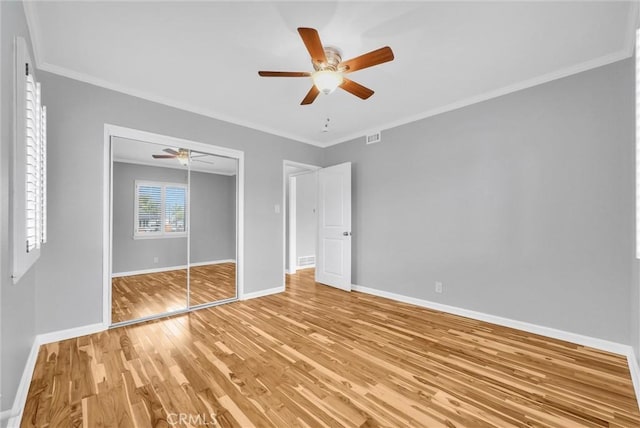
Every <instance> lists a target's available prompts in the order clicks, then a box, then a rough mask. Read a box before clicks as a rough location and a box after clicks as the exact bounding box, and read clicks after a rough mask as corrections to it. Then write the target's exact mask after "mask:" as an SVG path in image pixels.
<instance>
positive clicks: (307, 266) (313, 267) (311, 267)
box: [296, 264, 316, 270]
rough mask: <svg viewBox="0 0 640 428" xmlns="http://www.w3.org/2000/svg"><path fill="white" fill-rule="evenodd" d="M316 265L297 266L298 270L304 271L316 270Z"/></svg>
mask: <svg viewBox="0 0 640 428" xmlns="http://www.w3.org/2000/svg"><path fill="white" fill-rule="evenodd" d="M315 268H316V265H315V264H312V265H305V266H297V267H296V270H304V269H315Z"/></svg>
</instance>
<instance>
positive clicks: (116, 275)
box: [111, 259, 236, 278]
mask: <svg viewBox="0 0 640 428" xmlns="http://www.w3.org/2000/svg"><path fill="white" fill-rule="evenodd" d="M235 262H236V261H235V260H234V259H221V260H211V261H208V262H197V263H189V265H188V266H193V267H197V266H208V265H219V264H221V263H235ZM188 266H187V265H180V266H166V267H159V268H152V269H140V270H132V271H129V272H116V273H113V274H111V278H120V277H123V276H134V275H147V274H149V273H161V272H169V271H172V270H182V269H186V268H187V267H188Z"/></svg>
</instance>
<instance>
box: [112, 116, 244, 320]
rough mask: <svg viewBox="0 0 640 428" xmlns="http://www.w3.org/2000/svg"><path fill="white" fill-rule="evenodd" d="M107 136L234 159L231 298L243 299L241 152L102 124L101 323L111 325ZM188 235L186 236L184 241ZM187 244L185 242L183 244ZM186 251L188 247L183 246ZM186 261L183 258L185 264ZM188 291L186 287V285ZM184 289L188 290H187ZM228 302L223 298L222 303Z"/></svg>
mask: <svg viewBox="0 0 640 428" xmlns="http://www.w3.org/2000/svg"><path fill="white" fill-rule="evenodd" d="M111 137H121V138H128V139H131V140H138V141H142V142H148V143H152V144H161V145H165V146H178V147H184V148H187V149H191V150H196V151H203V152H206V153H211V154H214V155H219V156H227V157H231V158H235V159H237V160H238V178H237V190H236V197H237V213H236V290H237V293H236V298H235V299H233V300H243V298H244V152H243V151H241V150H234V149H230V148H227V147H221V146H215V145H213V144H206V143H201V142H197V141H191V140H185V139H183V138H177V137H171V136H168V135H162V134H155V133H152V132H147V131H141V130H138V129H133V128H126V127H122V126H118V125H112V124H108V123H105V124H104V141H103V143H104V163H103V167H104V170H103V183H102V188H103V216H102V218H103V221H102V241H103V244H102V323H103V325H104V326H105V327H107V328H108V327H111V326H112V322H111V305H112V301H111V270H112V257H111V252H112V249H113V248H112V247H113V223H112V222H113V219H112V211H113V191H112V187H113V186H112V185H113V183H112V179H113V162H112V157H113V148H112V145H111ZM188 239H189V238H187V240H188ZM188 246H189V244H187V247H188ZM187 250H188V248H187ZM188 264H189V261H188V260H187V265H188ZM187 290H188V288H187ZM187 292H188V291H187ZM228 301H232V300H230V299H227V300H224V301H223V303H226V302H228ZM215 304H217V303H212V304H205V305H197V306H195V307H190V306H187V308H186V309H184V310H179V311H175V312H171V313H170V314H166V313H164V314H161V315H159V316H153V317H146V318H140V319H136V320H132V321H131V322H128V321H127V322H122V323H117V325H118V326H120V325H125V324H131V323H136V322H141V321H146V320H148V319H153V318H160V317H165V316H167V315H174V314H177V313H185V312H189V311H191V310H196V309H200V308H202V307H207V306H213V305H215Z"/></svg>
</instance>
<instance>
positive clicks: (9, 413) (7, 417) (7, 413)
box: [0, 409, 12, 425]
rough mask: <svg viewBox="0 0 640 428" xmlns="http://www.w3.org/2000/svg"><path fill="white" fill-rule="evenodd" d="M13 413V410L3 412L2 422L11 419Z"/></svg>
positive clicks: (0, 414)
mask: <svg viewBox="0 0 640 428" xmlns="http://www.w3.org/2000/svg"><path fill="white" fill-rule="evenodd" d="M11 412H12V409H7V410H3V411H2V412H0V422H2V421H4V420H7V419H9V418H10V417H11V414H12V413H11ZM0 425H2V424H0Z"/></svg>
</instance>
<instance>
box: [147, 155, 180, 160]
mask: <svg viewBox="0 0 640 428" xmlns="http://www.w3.org/2000/svg"><path fill="white" fill-rule="evenodd" d="M151 157H152V158H154V159H173V158H175V157H176V155H151Z"/></svg>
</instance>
